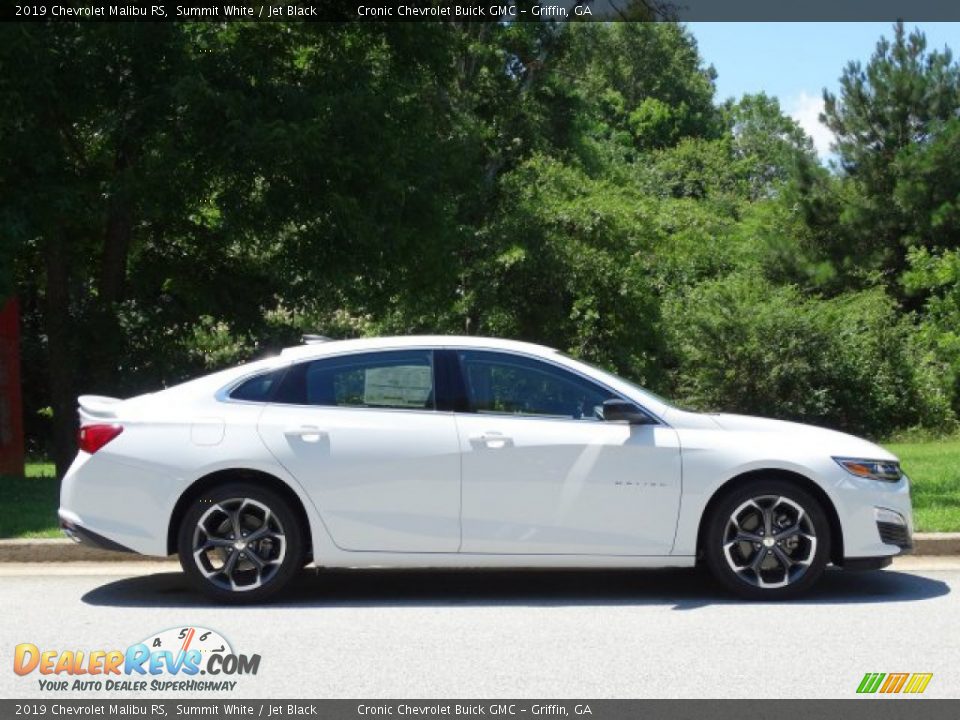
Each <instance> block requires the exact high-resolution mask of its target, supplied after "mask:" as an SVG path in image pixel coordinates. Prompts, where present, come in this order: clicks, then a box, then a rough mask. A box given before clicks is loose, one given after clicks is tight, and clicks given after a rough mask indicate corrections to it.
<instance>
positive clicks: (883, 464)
mask: <svg viewBox="0 0 960 720" xmlns="http://www.w3.org/2000/svg"><path fill="white" fill-rule="evenodd" d="M834 460H835V461H836V463H837V464H838V465H839V466H840V467H842V468H843V469H844V470H846V471H847V472H848V473H850V474H851V475H856V476H857V477H861V478H866V479H868V480H883V481H884V482H897V481H899V480H900V478H901V477H903V473H902V472H901V471H900V463H898V462H895V461H893V460H864V459H862V458H844V457H835V458H834Z"/></svg>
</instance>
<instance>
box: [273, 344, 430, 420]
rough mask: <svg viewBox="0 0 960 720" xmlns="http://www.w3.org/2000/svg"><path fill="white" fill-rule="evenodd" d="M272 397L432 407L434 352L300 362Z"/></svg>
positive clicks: (333, 403)
mask: <svg viewBox="0 0 960 720" xmlns="http://www.w3.org/2000/svg"><path fill="white" fill-rule="evenodd" d="M274 401H275V402H278V403H286V404H289V405H323V406H328V407H364V408H394V409H405V410H433V409H434V407H435V405H434V392H433V353H432V352H431V351H429V350H391V351H385V352H372V353H358V354H356V355H344V356H341V357H335V358H324V359H322V360H314V361H312V362H306V363H300V364H298V365H294V366H293V367H292V368H290V370H289V372H288V373H287V375H286V377H285V378H284V380H283V382H282V383H281V385H280V387H279V388H278V390H277V394H276V396H275V397H274Z"/></svg>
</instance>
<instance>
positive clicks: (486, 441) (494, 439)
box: [470, 432, 513, 450]
mask: <svg viewBox="0 0 960 720" xmlns="http://www.w3.org/2000/svg"><path fill="white" fill-rule="evenodd" d="M470 443H471V444H473V445H485V446H486V447H488V448H491V449H494V450H499V449H500V448H505V447H511V446H513V438H511V437H507V436H506V435H504V434H503V433H498V432H485V433H481V434H479V435H471V436H470Z"/></svg>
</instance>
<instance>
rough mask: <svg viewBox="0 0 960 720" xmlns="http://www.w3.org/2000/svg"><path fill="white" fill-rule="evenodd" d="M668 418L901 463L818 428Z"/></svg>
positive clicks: (729, 418) (724, 417)
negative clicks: (706, 422)
mask: <svg viewBox="0 0 960 720" xmlns="http://www.w3.org/2000/svg"><path fill="white" fill-rule="evenodd" d="M665 419H666V420H667V422H668V423H670V425H672V426H673V427H675V428H678V429H679V428H690V429H694V428H696V429H704V427H705V421H709V423H710V424H711V425H712V426H713V427H714V428H719V429H720V430H725V431H728V432H737V433H749V434H754V433H772V434H776V435H777V436H778V439H781V440H787V441H788V442H790V443H791V444H800V443H802V444H804V445H810V446H815V447H816V448H817V449H818V450H820V451H823V452H826V453H829V454H830V455H833V456H843V457H860V458H869V459H871V460H897V457H896V456H895V455H892V454H891V453H890V452H889V451H887V450H885V449H884V448H882V447H880V446H879V445H877V444H875V443H872V442H870V441H869V440H864V439H863V438H859V437H856V436H855V435H848V434H847V433H842V432H838V431H836V430H829V429H827V428H822V427H817V426H816V425H804V424H802V423H796V422H788V421H786V420H771V419H770V418H762V417H753V416H751V415H733V414H729V413H709V414H700V413H688V412H672V413H669V414H668V415H667V416H665Z"/></svg>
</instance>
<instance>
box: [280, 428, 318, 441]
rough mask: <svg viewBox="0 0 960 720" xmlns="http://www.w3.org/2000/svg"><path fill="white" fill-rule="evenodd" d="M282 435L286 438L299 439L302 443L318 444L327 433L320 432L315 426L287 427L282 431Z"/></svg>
mask: <svg viewBox="0 0 960 720" xmlns="http://www.w3.org/2000/svg"><path fill="white" fill-rule="evenodd" d="M283 434H284V435H286V436H287V437H293V438H300V439H301V440H303V442H308V443H315V442H320V441H321V440H322V439H323V438H325V437H327V431H326V430H321V429H320V428H318V427H317V426H316V425H298V426H296V427H289V428H287V429H286V430H284V431H283Z"/></svg>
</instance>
